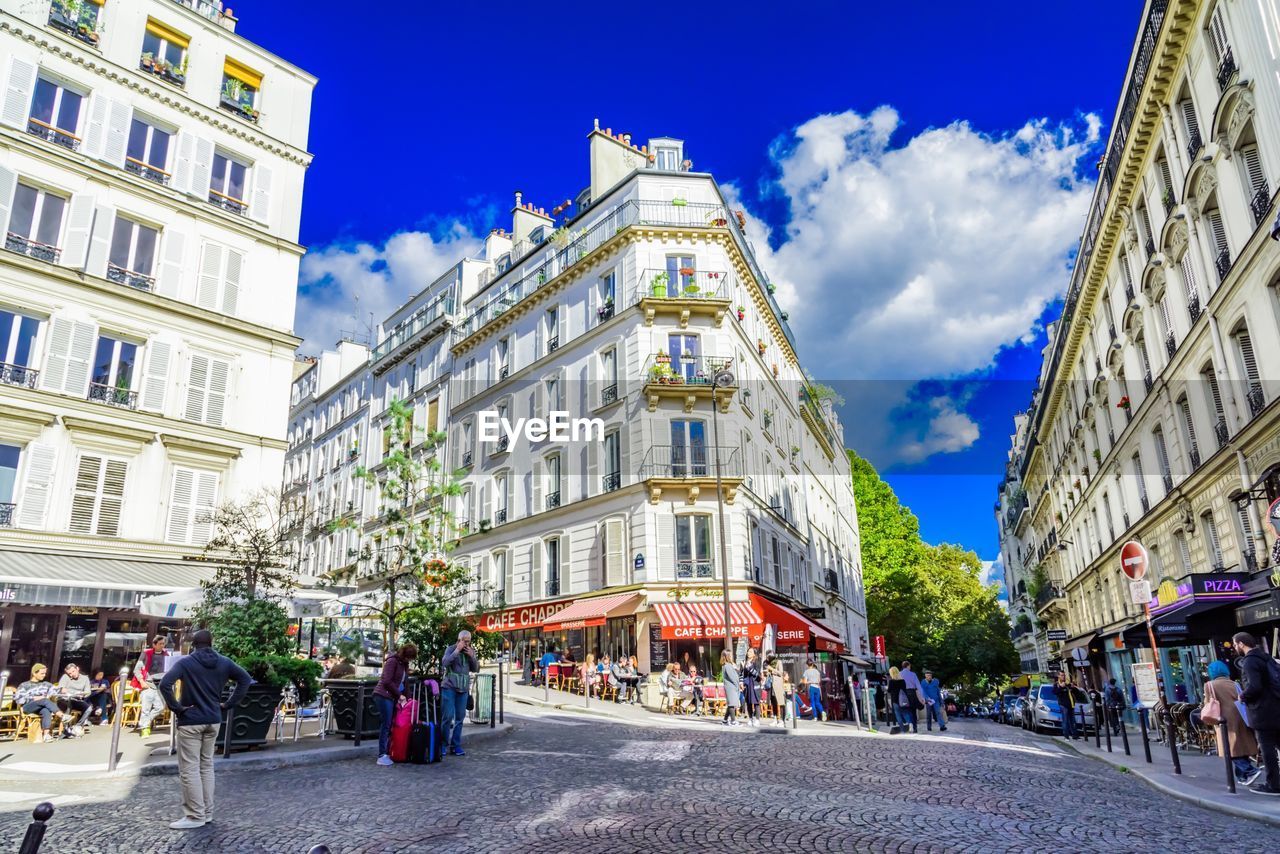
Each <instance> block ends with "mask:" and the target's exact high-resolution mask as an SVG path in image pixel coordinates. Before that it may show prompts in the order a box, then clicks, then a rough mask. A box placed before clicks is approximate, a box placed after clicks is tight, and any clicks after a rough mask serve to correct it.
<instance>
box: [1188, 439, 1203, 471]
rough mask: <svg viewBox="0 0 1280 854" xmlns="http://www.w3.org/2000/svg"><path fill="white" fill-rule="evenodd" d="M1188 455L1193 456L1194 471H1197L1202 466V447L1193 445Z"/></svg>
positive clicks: (1192, 468)
mask: <svg viewBox="0 0 1280 854" xmlns="http://www.w3.org/2000/svg"><path fill="white" fill-rule="evenodd" d="M1187 456H1189V457H1190V458H1191V470H1192V471H1195V470H1196V469H1198V468H1200V449H1199V448H1197V447H1195V446H1194V445H1192V446H1191V451H1190V453H1188V454H1187Z"/></svg>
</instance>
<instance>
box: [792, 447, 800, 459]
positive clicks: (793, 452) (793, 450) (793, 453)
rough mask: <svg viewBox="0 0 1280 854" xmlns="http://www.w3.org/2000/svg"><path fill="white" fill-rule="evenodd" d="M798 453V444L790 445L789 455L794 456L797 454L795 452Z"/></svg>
mask: <svg viewBox="0 0 1280 854" xmlns="http://www.w3.org/2000/svg"><path fill="white" fill-rule="evenodd" d="M799 453H800V446H799V445H792V446H791V456H793V457H794V456H796V455H797V454H799Z"/></svg>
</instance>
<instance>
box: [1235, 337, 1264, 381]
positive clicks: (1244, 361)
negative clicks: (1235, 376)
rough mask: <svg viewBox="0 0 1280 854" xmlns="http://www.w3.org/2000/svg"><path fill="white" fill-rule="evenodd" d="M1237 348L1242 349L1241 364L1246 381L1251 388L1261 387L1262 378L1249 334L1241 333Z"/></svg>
mask: <svg viewBox="0 0 1280 854" xmlns="http://www.w3.org/2000/svg"><path fill="white" fill-rule="evenodd" d="M1236 346H1238V347H1239V348H1240V364H1241V366H1242V367H1243V368H1244V376H1245V380H1246V381H1247V382H1248V383H1249V387H1250V388H1252V387H1253V386H1256V385H1260V384H1261V382H1262V379H1261V376H1260V375H1259V374H1258V360H1257V359H1256V358H1254V355H1253V341H1252V339H1250V338H1249V333H1247V332H1241V333H1240V334H1239V335H1237V336H1236Z"/></svg>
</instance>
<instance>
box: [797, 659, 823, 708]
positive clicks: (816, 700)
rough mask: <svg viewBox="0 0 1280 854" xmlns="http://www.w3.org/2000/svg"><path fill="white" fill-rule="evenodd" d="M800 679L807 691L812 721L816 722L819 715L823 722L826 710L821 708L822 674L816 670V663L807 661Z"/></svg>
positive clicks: (811, 660) (810, 660)
mask: <svg viewBox="0 0 1280 854" xmlns="http://www.w3.org/2000/svg"><path fill="white" fill-rule="evenodd" d="M800 679H801V681H803V682H804V684H805V685H806V686H807V687H808V689H809V710H810V712H811V713H812V714H813V719H814V720H815V721H816V720H818V716H819V715H821V716H822V720H824V721H825V720H826V719H827V710H826V709H825V708H823V706H822V672H821V671H820V670H818V663H817V662H816V661H814V660H813V659H812V658H811V659H809V662H808V667H807V668H805V671H804V674H803V675H802V676H801V677H800Z"/></svg>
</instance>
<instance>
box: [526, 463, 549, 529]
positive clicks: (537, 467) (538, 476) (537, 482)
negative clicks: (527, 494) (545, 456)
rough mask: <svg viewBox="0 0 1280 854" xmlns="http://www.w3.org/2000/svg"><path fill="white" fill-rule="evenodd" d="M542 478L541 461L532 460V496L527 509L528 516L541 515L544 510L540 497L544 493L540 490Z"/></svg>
mask: <svg viewBox="0 0 1280 854" xmlns="http://www.w3.org/2000/svg"><path fill="white" fill-rule="evenodd" d="M543 477H544V475H543V472H542V460H534V461H533V484H532V486H533V489H532V492H533V494H532V500H531V501H530V505H531V506H530V507H529V515H530V516H532V515H533V514H534V513H541V512H542V511H543V510H544V509H545V508H544V507H543V503H542V502H543V498H542V495H543V492H544V491H545V490H544V489H543V488H542V480H543Z"/></svg>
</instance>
